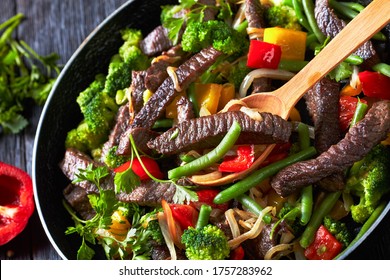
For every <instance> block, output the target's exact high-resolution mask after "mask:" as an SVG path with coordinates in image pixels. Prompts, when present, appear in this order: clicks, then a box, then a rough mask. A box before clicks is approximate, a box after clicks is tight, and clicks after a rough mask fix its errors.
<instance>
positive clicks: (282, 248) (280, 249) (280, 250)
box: [264, 244, 293, 260]
mask: <svg viewBox="0 0 390 280" xmlns="http://www.w3.org/2000/svg"><path fill="white" fill-rule="evenodd" d="M292 248H293V245H292V244H279V245H276V246H274V247H272V248H271V249H269V250H268V252H267V253H266V254H265V256H264V260H275V259H280V258H281V257H283V256H286V255H288V254H290V253H292V251H293V250H292ZM276 253H277V257H275V258H273V256H274V255H275V254H276Z"/></svg>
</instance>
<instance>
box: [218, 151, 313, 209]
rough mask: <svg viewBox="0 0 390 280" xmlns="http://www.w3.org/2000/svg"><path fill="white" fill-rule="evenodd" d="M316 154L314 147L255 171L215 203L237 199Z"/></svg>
mask: <svg viewBox="0 0 390 280" xmlns="http://www.w3.org/2000/svg"><path fill="white" fill-rule="evenodd" d="M315 154H316V149H315V148H314V147H310V148H307V149H305V150H303V151H300V152H298V153H296V154H293V155H290V156H288V157H286V158H284V159H282V160H280V161H277V162H274V163H271V164H269V165H267V166H265V167H263V168H261V169H259V170H256V171H254V172H253V173H252V174H250V175H249V176H247V177H245V178H244V179H242V180H241V181H238V182H237V183H235V184H234V185H231V186H230V187H228V188H227V189H224V190H223V191H221V192H220V193H219V194H217V195H216V197H215V198H214V203H216V204H221V203H224V202H226V201H229V200H230V199H233V198H236V197H238V196H239V195H242V194H244V193H246V192H247V191H248V190H250V189H251V188H252V187H255V186H256V185H258V184H259V183H261V182H262V181H263V180H265V179H267V178H268V177H270V176H272V175H275V174H276V173H277V172H279V171H280V170H281V169H283V168H285V167H286V166H289V165H291V164H293V163H295V162H298V161H301V160H305V159H308V158H310V157H312V156H314V155H315Z"/></svg>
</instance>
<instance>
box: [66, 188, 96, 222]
mask: <svg viewBox="0 0 390 280" xmlns="http://www.w3.org/2000/svg"><path fill="white" fill-rule="evenodd" d="M63 194H64V197H65V199H66V201H67V202H68V203H69V205H70V206H72V208H73V209H74V210H75V211H76V212H77V213H78V214H79V215H80V217H81V218H82V219H84V220H89V219H92V218H93V217H94V216H95V214H96V212H95V210H94V209H93V208H92V206H91V203H90V202H89V199H88V196H87V192H86V191H85V190H84V189H83V188H81V187H78V186H75V185H73V184H69V185H68V186H67V187H66V188H65V189H64V191H63Z"/></svg>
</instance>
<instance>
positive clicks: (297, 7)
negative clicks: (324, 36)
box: [292, 0, 313, 32]
mask: <svg viewBox="0 0 390 280" xmlns="http://www.w3.org/2000/svg"><path fill="white" fill-rule="evenodd" d="M292 6H293V8H294V11H295V15H296V16H297V18H298V22H299V23H300V24H301V25H302V26H303V27H304V28H306V30H307V32H313V30H312V29H311V27H310V25H309V22H308V21H307V18H306V16H305V14H304V12H303V11H302V9H303V7H302V2H301V0H292Z"/></svg>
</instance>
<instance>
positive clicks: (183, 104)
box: [176, 96, 195, 123]
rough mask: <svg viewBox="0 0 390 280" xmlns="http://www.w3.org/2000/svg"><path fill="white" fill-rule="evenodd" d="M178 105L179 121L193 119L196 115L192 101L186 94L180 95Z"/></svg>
mask: <svg viewBox="0 0 390 280" xmlns="http://www.w3.org/2000/svg"><path fill="white" fill-rule="evenodd" d="M176 106H177V122H178V123H181V122H184V121H188V120H191V119H193V118H194V117H195V114H194V108H193V106H192V103H191V101H190V100H189V99H188V98H187V97H186V96H182V97H180V98H179V100H178V101H177V102H176Z"/></svg>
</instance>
